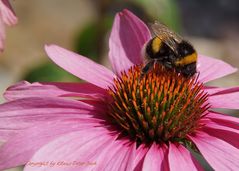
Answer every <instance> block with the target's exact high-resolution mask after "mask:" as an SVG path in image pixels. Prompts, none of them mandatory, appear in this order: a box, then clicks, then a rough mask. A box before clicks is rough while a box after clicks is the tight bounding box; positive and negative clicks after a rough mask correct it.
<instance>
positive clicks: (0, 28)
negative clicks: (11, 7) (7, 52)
mask: <svg viewBox="0 0 239 171" xmlns="http://www.w3.org/2000/svg"><path fill="white" fill-rule="evenodd" d="M0 2H1V1H0ZM5 38H6V33H5V25H4V22H3V19H2V14H1V12H0V52H3V49H4V41H5Z"/></svg>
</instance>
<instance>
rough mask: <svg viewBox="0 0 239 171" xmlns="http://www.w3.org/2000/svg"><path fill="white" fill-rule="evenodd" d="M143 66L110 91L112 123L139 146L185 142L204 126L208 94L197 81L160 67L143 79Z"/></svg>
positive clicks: (128, 73) (131, 71)
mask: <svg viewBox="0 0 239 171" xmlns="http://www.w3.org/2000/svg"><path fill="white" fill-rule="evenodd" d="M140 71H141V67H140V66H134V67H131V68H130V69H129V71H128V72H127V73H126V72H122V73H121V76H120V77H119V78H117V79H115V80H114V86H113V88H109V94H110V95H111V96H112V101H111V102H110V105H109V115H110V117H112V122H113V124H115V125H117V126H118V127H119V129H121V130H122V132H123V134H127V135H129V136H130V137H131V138H133V139H134V140H136V141H137V142H138V143H151V142H158V143H160V142H168V141H178V142H180V141H183V140H184V139H185V138H186V135H187V134H190V133H192V132H194V131H195V130H196V129H198V128H200V127H201V123H200V122H199V120H200V119H201V118H202V117H203V116H204V114H205V111H206V110H207V109H208V104H207V103H206V101H207V97H208V96H207V94H206V93H204V92H203V90H202V86H203V85H202V84H201V83H199V82H197V79H196V78H195V77H194V78H190V79H189V78H185V77H183V76H181V75H180V74H178V73H176V72H174V71H168V70H165V69H164V68H162V67H160V66H156V67H154V69H153V70H152V72H150V73H149V74H146V75H145V76H143V77H142V78H141V77H140V73H141V72H140Z"/></svg>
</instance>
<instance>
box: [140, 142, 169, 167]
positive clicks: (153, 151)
mask: <svg viewBox="0 0 239 171" xmlns="http://www.w3.org/2000/svg"><path fill="white" fill-rule="evenodd" d="M167 151H168V150H167V148H166V147H165V146H164V145H162V146H160V145H157V144H155V143H153V144H152V146H151V147H150V149H149V151H148V153H147V154H146V156H145V159H144V163H143V168H142V170H144V171H148V170H150V171H160V170H162V171H167V170H169V167H168V161H167V153H168V152H167Z"/></svg>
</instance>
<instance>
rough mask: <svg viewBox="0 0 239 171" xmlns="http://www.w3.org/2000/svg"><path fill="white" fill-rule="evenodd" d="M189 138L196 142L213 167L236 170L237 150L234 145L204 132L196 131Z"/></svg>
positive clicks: (238, 162) (224, 170)
mask: <svg viewBox="0 0 239 171" xmlns="http://www.w3.org/2000/svg"><path fill="white" fill-rule="evenodd" d="M189 138H190V139H191V140H192V141H193V142H194V143H195V144H196V146H197V148H198V149H199V151H200V152H201V154H202V155H203V157H204V158H205V159H206V160H207V161H208V163H209V164H210V165H211V166H212V167H213V169H215V170H219V171H227V170H228V171H229V170H238V168H239V151H238V149H237V148H235V147H234V146H232V145H230V144H228V143H226V142H225V141H223V140H220V139H218V138H216V137H213V136H210V135H208V134H206V133H204V132H197V134H196V135H195V136H190V137H189Z"/></svg>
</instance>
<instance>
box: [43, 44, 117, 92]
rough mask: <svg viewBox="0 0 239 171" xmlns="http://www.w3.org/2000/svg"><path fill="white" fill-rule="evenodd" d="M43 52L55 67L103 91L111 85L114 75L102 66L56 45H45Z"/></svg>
mask: <svg viewBox="0 0 239 171" xmlns="http://www.w3.org/2000/svg"><path fill="white" fill-rule="evenodd" d="M45 50H46V53H47V55H48V56H49V57H50V58H51V59H52V60H53V61H54V62H55V63H56V64H57V65H59V66H60V67H62V68H63V69H65V70H66V71H68V72H70V73H71V74H73V75H75V76H77V77H79V78H81V79H83V80H85V81H88V82H89V83H92V84H94V85H96V86H99V87H101V88H104V89H106V88H108V87H109V86H111V85H112V83H113V79H114V78H115V75H114V74H113V73H112V71H110V70H109V69H107V68H105V67H104V66H102V65H100V64H97V63H95V62H93V61H91V60H90V59H88V58H86V57H83V56H81V55H78V54H76V53H74V52H71V51H68V50H66V49H63V48H61V47H59V46H56V45H49V46H48V45H47V46H45Z"/></svg>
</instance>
